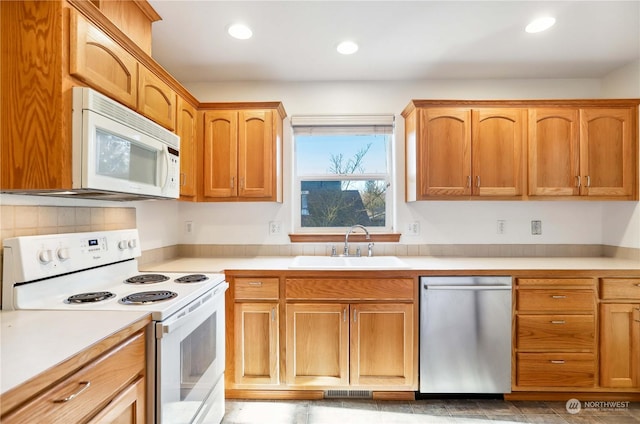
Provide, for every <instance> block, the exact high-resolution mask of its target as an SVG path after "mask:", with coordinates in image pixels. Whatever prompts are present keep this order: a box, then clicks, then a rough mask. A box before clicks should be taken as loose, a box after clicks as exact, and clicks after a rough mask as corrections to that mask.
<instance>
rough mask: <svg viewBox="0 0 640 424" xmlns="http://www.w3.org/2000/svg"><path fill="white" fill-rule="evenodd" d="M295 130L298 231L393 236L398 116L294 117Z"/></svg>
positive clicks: (296, 219)
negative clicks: (361, 229)
mask: <svg viewBox="0 0 640 424" xmlns="http://www.w3.org/2000/svg"><path fill="white" fill-rule="evenodd" d="M291 125H292V127H293V136H294V167H293V172H294V191H293V199H294V211H295V213H294V214H295V216H294V223H295V232H297V233H335V232H344V231H346V229H347V228H349V227H351V226H352V225H355V224H361V225H364V226H366V227H367V228H368V229H369V230H370V231H371V232H374V233H375V232H390V231H391V230H392V222H393V219H392V215H391V214H392V211H393V204H392V203H393V195H392V192H393V184H392V182H393V180H392V164H393V161H392V145H393V144H392V143H393V130H394V116H393V115H340V116H293V117H292V118H291Z"/></svg>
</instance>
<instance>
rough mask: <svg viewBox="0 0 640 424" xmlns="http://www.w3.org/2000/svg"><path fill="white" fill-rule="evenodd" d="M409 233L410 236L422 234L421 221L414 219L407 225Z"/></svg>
mask: <svg viewBox="0 0 640 424" xmlns="http://www.w3.org/2000/svg"><path fill="white" fill-rule="evenodd" d="M407 235H410V236H419V235H420V221H414V222H411V223H409V224H408V225H407Z"/></svg>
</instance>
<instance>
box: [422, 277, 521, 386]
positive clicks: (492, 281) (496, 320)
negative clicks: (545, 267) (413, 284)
mask: <svg viewBox="0 0 640 424" xmlns="http://www.w3.org/2000/svg"><path fill="white" fill-rule="evenodd" d="M420 286H421V293H420V392H421V393H450V394H454V393H486V394H499V393H509V392H511V277H493V276H482V277H472V276H469V277H421V278H420Z"/></svg>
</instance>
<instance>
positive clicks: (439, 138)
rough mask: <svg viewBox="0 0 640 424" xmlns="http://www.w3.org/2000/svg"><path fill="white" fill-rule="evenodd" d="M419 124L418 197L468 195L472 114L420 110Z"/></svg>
mask: <svg viewBox="0 0 640 424" xmlns="http://www.w3.org/2000/svg"><path fill="white" fill-rule="evenodd" d="M418 121H419V125H418V131H417V133H418V135H417V138H418V140H419V142H418V143H417V145H416V151H417V155H418V156H417V157H418V164H419V165H418V167H417V174H418V176H417V180H418V181H419V189H420V194H419V196H418V197H419V198H428V197H429V196H463V195H470V194H471V185H470V178H471V111H470V110H469V109H458V108H434V109H421V110H420V111H419V119H418Z"/></svg>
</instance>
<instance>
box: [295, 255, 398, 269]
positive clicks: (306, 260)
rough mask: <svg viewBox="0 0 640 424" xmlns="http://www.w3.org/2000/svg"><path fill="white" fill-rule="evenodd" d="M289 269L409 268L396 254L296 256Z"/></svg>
mask: <svg viewBox="0 0 640 424" xmlns="http://www.w3.org/2000/svg"><path fill="white" fill-rule="evenodd" d="M289 269H379V270H382V269H409V265H407V264H406V263H405V262H404V261H402V260H401V259H398V258H397V257H396V256H296V257H295V258H294V259H293V261H292V262H291V264H290V265H289Z"/></svg>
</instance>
